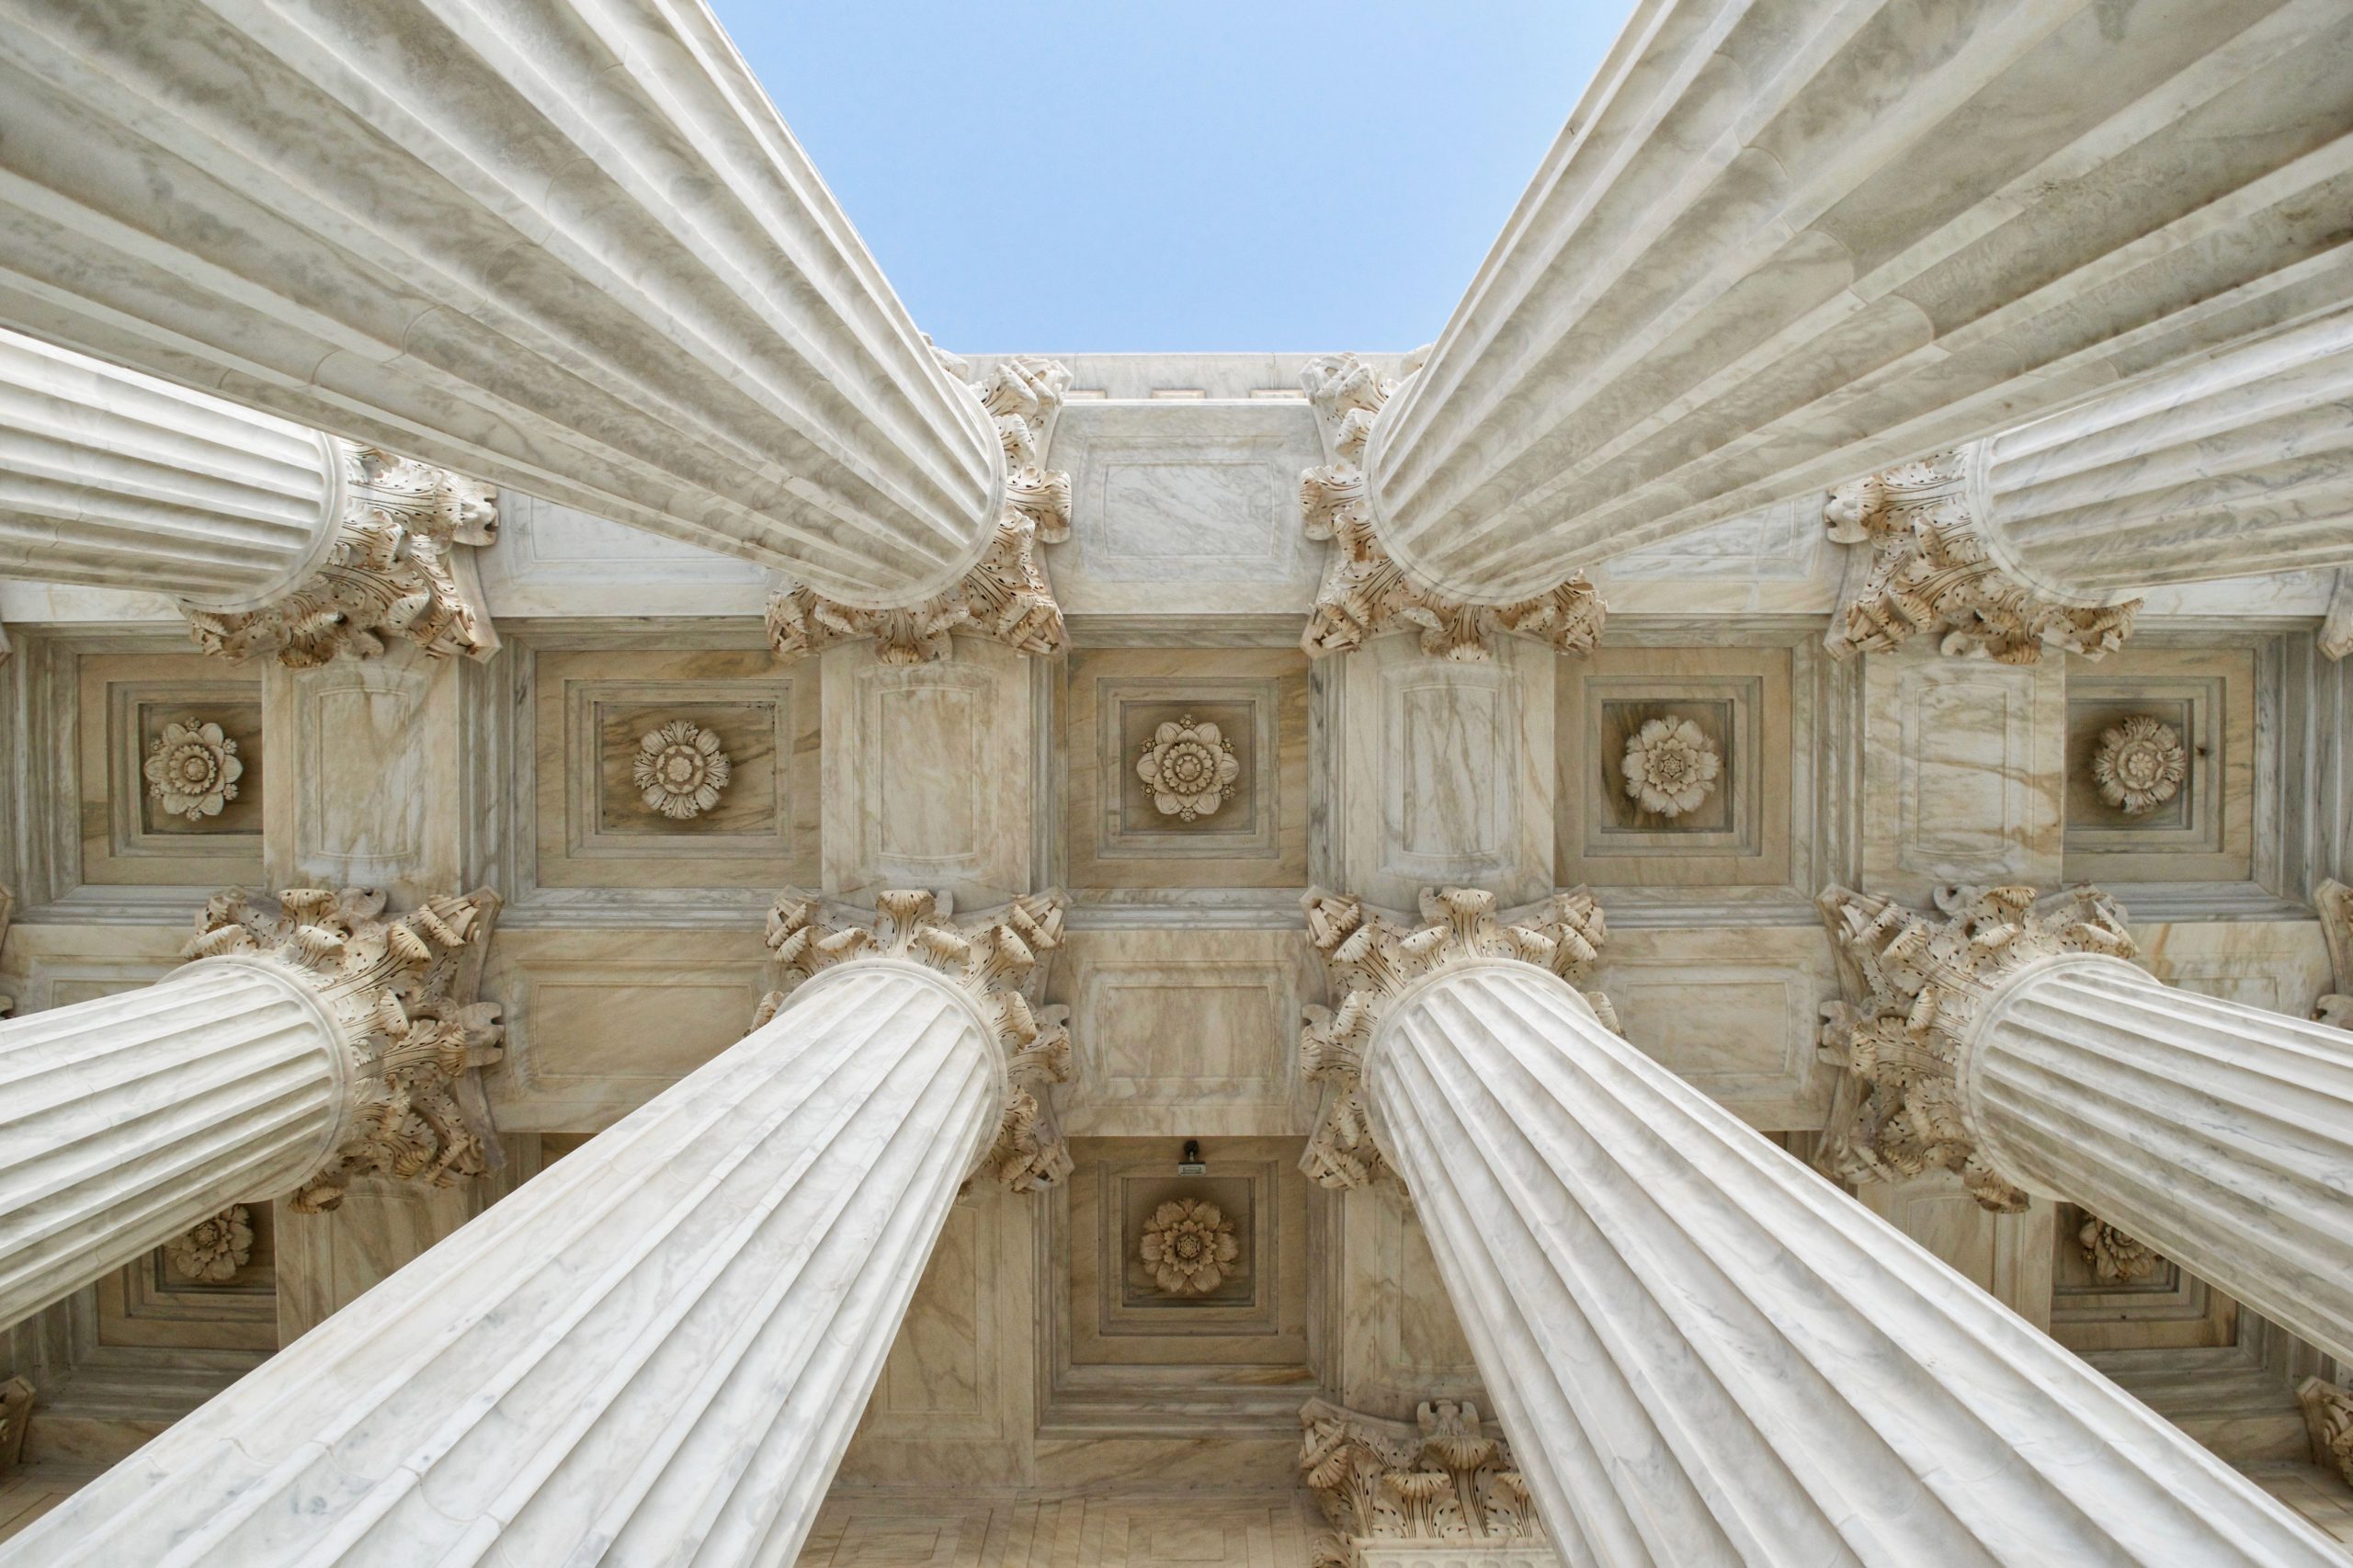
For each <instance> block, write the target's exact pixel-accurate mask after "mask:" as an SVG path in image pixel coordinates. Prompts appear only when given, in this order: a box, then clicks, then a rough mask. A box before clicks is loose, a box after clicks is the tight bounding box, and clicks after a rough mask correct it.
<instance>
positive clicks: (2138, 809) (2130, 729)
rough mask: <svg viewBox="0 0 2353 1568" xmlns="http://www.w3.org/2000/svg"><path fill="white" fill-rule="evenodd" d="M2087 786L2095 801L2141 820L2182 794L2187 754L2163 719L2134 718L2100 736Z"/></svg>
mask: <svg viewBox="0 0 2353 1568" xmlns="http://www.w3.org/2000/svg"><path fill="white" fill-rule="evenodd" d="M2091 769H2092V784H2093V787H2094V788H2096V789H2097V790H2099V798H2100V799H2101V800H2103V801H2107V802H2108V803H2109V805H2111V806H2114V807H2115V808H2116V809H2117V810H2118V811H2120V812H2123V813H2124V814H2125V815H2126V816H2128V817H2137V816H2146V815H2147V814H2148V813H2149V812H2154V811H2155V810H2156V809H2157V808H2158V807H2159V806H2162V805H2164V804H2165V802H2166V801H2170V800H2172V799H2173V798H2174V797H2175V796H2176V795H2177V794H2179V793H2180V792H2181V785H2182V780H2184V779H2185V778H2188V777H2189V754H2188V750H2187V749H2185V748H2184V747H2183V745H2182V744H2181V732H2180V731H2178V730H2177V729H2175V728H2174V727H2173V726H2172V725H2171V724H2168V723H2166V722H2165V721H2164V720H2162V719H2158V718H2155V717H2154V716H2153V715H2151V714H2147V713H2135V714H2133V715H2131V717H2130V718H2128V719H2126V720H2124V722H2121V723H2119V724H2115V725H2112V726H2110V727H2109V728H2108V729H2106V730H2103V731H2101V732H2100V737H2099V746H2098V749H2097V750H2095V751H2094V752H2093V753H2092V761H2091Z"/></svg>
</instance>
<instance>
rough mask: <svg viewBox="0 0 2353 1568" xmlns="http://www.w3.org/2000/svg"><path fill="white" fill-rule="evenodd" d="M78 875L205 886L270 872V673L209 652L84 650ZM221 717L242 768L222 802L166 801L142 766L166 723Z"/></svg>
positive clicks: (79, 673)
mask: <svg viewBox="0 0 2353 1568" xmlns="http://www.w3.org/2000/svg"><path fill="white" fill-rule="evenodd" d="M74 673H75V686H76V690H77V700H76V703H75V708H76V713H75V720H74V732H75V734H76V737H77V740H78V746H77V748H76V749H77V756H76V757H75V759H74V761H75V771H74V776H75V778H77V779H78V780H79V786H80V787H79V790H77V794H78V806H79V815H80V820H81V839H82V857H81V858H82V867H81V880H82V881H85V882H89V883H96V884H101V885H115V886H120V885H124V884H156V883H168V884H174V885H179V886H191V887H201V888H205V889H207V890H208V891H209V890H210V889H211V888H214V887H220V886H224V885H227V884H230V883H235V882H244V881H257V880H259V878H260V876H261V874H262V799H263V792H262V786H263V777H262V775H263V758H264V755H265V753H264V749H263V743H262V700H261V686H262V683H261V679H260V676H259V675H258V674H257V673H255V672H250V671H245V670H240V669H238V668H236V667H235V666H233V665H228V664H226V663H224V662H223V661H222V660H220V659H215V658H209V657H207V656H206V655H204V654H202V653H84V654H82V655H81V656H80V657H79V658H78V659H76V660H75V670H74ZM188 717H194V718H196V719H199V720H200V721H203V722H208V723H217V724H219V725H220V726H221V727H222V731H223V733H225V735H226V736H227V738H228V739H229V741H230V742H231V743H232V744H234V745H235V747H236V748H237V749H236V752H235V757H236V760H237V762H238V763H239V765H240V766H241V767H242V769H243V772H242V773H241V774H240V776H239V777H238V778H236V779H235V780H234V782H233V788H234V790H235V795H234V796H233V798H232V799H229V800H226V801H223V802H222V808H221V810H220V812H218V813H217V814H206V815H202V816H199V818H198V819H196V820H194V821H191V820H189V819H188V818H187V817H185V816H182V815H177V814H174V813H169V812H165V811H164V810H163V808H162V805H161V803H160V802H159V801H157V799H156V798H155V796H154V793H153V790H152V789H151V787H150V782H149V780H148V779H147V778H146V777H145V775H144V772H143V769H144V767H145V764H146V761H147V756H148V752H149V749H150V748H151V747H152V746H153V745H154V744H156V742H157V741H159V740H160V739H161V738H162V734H163V731H164V726H165V725H166V724H168V723H171V722H176V721H178V720H181V719H185V718H188Z"/></svg>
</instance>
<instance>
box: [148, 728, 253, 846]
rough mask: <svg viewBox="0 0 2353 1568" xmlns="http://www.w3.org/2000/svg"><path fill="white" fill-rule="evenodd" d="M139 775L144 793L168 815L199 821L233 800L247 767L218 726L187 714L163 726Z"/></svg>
mask: <svg viewBox="0 0 2353 1568" xmlns="http://www.w3.org/2000/svg"><path fill="white" fill-rule="evenodd" d="M140 772H141V773H142V774H144V775H145V776H146V778H147V793H148V794H150V795H152V796H153V797H154V799H155V800H156V801H157V802H158V803H160V804H161V805H162V806H163V808H164V812H165V814H166V815H168V816H176V817H186V818H187V819H188V821H190V822H192V823H197V822H202V821H203V820H204V819H205V818H206V817H217V816H219V815H220V814H221V811H222V807H224V806H226V805H227V804H228V803H229V802H230V801H233V800H235V799H236V798H237V780H238V779H240V778H244V774H245V765H244V763H243V762H241V761H239V760H238V758H237V743H236V742H234V741H233V740H231V739H230V738H229V736H228V734H227V733H225V732H224V731H223V730H222V728H221V726H220V725H218V724H215V723H212V722H210V721H209V720H204V719H199V718H198V717H197V716H196V715H195V714H193V713H191V714H189V715H188V717H187V718H185V719H175V720H173V721H172V722H169V723H167V724H165V726H164V733H163V734H162V735H160V736H158V737H157V738H156V741H155V744H153V745H152V746H150V747H148V748H147V760H146V762H145V763H144V764H143V765H142V767H140Z"/></svg>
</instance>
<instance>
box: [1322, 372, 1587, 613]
mask: <svg viewBox="0 0 2353 1568" xmlns="http://www.w3.org/2000/svg"><path fill="white" fill-rule="evenodd" d="M1419 369H1420V357H1419V356H1418V355H1415V356H1409V357H1408V358H1407V362H1406V379H1407V380H1410V379H1411V378H1412V376H1413V375H1414V373H1415V372H1416V371H1418V370H1419ZM1301 383H1302V385H1303V386H1304V387H1305V388H1306V389H1307V400H1308V403H1310V405H1311V406H1313V409H1314V410H1315V419H1316V425H1317V427H1318V428H1319V429H1320V430H1321V431H1322V433H1323V437H1324V459H1325V460H1324V465H1323V466H1322V467H1319V468H1311V469H1308V470H1306V471H1305V472H1302V474H1301V475H1300V508H1301V511H1302V513H1303V515H1304V517H1305V518H1306V525H1307V537H1308V538H1310V539H1313V540H1331V541H1332V553H1331V556H1330V559H1329V561H1328V562H1326V564H1325V566H1324V585H1323V587H1322V589H1321V590H1320V591H1319V592H1318V593H1317V594H1316V596H1315V608H1314V609H1313V611H1311V612H1310V614H1309V616H1308V620H1307V631H1306V634H1305V635H1304V636H1302V638H1301V639H1300V644H1299V645H1300V646H1301V647H1302V648H1303V649H1305V650H1306V651H1307V655H1308V657H1310V658H1312V659H1320V658H1324V657H1325V656H1326V655H1328V654H1332V653H1348V652H1351V651H1353V650H1354V649H1356V648H1358V647H1359V646H1361V645H1362V644H1363V642H1364V641H1365V639H1366V638H1368V637H1370V636H1372V635H1374V634H1375V633H1377V632H1381V631H1388V630H1389V629H1390V628H1391V627H1392V626H1397V625H1405V626H1415V627H1418V628H1420V629H1421V633H1422V651H1423V652H1424V653H1427V654H1429V655H1431V656H1432V657H1434V658H1446V659H1485V658H1491V657H1493V656H1494V652H1495V637H1496V636H1497V635H1498V634H1499V633H1502V632H1506V631H1511V632H1518V633H1519V634H1520V635H1522V636H1527V637H1534V638H1537V639H1539V640H1540V641H1542V642H1547V643H1550V644H1551V645H1552V647H1553V648H1554V649H1555V650H1556V651H1558V652H1560V653H1589V652H1591V651H1592V649H1593V645H1594V642H1596V641H1597V639H1598V638H1599V637H1600V635H1601V626H1602V621H1603V619H1605V618H1606V617H1607V615H1608V609H1607V607H1605V606H1604V605H1603V604H1602V602H1601V597H1600V596H1599V595H1598V594H1597V593H1595V592H1594V589H1593V585H1592V584H1591V583H1589V582H1587V581H1586V576H1585V574H1584V573H1582V572H1580V573H1577V574H1574V575H1572V576H1570V577H1568V578H1566V579H1564V580H1563V581H1562V582H1561V583H1560V584H1559V585H1556V586H1554V587H1552V588H1551V589H1549V590H1547V591H1546V592H1544V593H1541V594H1539V595H1537V596H1536V597H1534V598H1530V599H1522V600H1520V601H1519V602H1518V603H1516V604H1508V605H1472V604H1457V603H1454V602H1452V601H1449V600H1447V599H1443V598H1441V597H1438V596H1437V595H1435V594H1431V593H1429V592H1427V591H1426V590H1424V589H1423V588H1422V587H1420V586H1419V585H1417V584H1415V582H1414V581H1413V580H1412V579H1411V578H1409V577H1408V576H1406V574H1405V569H1404V567H1402V566H1400V565H1399V564H1398V563H1397V562H1396V561H1395V559H1394V558H1392V556H1391V555H1390V553H1389V551H1388V550H1387V549H1386V548H1385V547H1384V546H1383V545H1382V544H1381V540H1380V537H1379V536H1378V535H1376V534H1375V533H1374V532H1373V527H1372V507H1371V505H1370V501H1369V500H1368V498H1367V495H1366V491H1365V476H1364V471H1363V469H1362V468H1361V467H1360V466H1359V465H1361V464H1362V463H1363V461H1364V448H1365V437H1367V436H1369V435H1370V434H1371V431H1372V421H1373V416H1374V415H1377V414H1379V413H1380V412H1381V405H1382V404H1383V403H1387V402H1388V401H1389V399H1390V398H1392V397H1393V396H1394V395H1396V392H1397V389H1398V388H1399V387H1401V386H1403V385H1404V381H1392V380H1391V379H1390V378H1388V377H1386V376H1383V375H1381V374H1380V373H1379V372H1378V371H1376V370H1374V369H1372V368H1371V367H1370V366H1369V365H1367V364H1365V362H1364V361H1363V360H1361V359H1359V358H1357V357H1356V356H1355V355H1353V354H1334V355H1325V356H1323V357H1321V358H1315V359H1312V360H1310V361H1308V365H1307V369H1306V370H1305V371H1304V372H1303V373H1302V376H1301Z"/></svg>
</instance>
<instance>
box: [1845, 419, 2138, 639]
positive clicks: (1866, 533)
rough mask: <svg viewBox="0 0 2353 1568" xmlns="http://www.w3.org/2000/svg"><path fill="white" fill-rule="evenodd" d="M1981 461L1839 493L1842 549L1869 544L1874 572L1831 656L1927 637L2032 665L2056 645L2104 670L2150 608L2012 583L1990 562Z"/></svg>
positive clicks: (1849, 594)
mask: <svg viewBox="0 0 2353 1568" xmlns="http://www.w3.org/2000/svg"><path fill="white" fill-rule="evenodd" d="M1974 457H1975V454H1974V450H1973V449H1971V448H1962V449H1959V450H1956V451H1949V452H1940V453H1938V455H1936V456H1935V457H1932V458H1926V459H1923V460H1920V461H1918V462H1911V463H1904V464H1903V465H1902V466H1901V467H1897V468H1892V469H1889V470H1887V471H1886V472H1881V473H1875V474H1872V475H1870V477H1869V478H1866V479H1859V480H1857V481H1855V482H1854V483H1851V484H1842V485H1840V486H1839V487H1838V488H1837V489H1836V490H1834V491H1832V492H1831V493H1830V501H1829V504H1828V505H1827V506H1825V507H1824V509H1823V517H1824V521H1825V522H1827V523H1828V524H1829V526H1830V537H1831V538H1832V539H1833V540H1836V541H1837V542H1838V543H1840V544H1868V545H1870V548H1871V562H1870V571H1869V572H1868V573H1866V574H1863V577H1862V581H1861V582H1860V583H1857V582H1856V581H1855V575H1856V574H1855V573H1854V571H1853V570H1852V568H1849V570H1848V574H1847V585H1846V588H1845V589H1844V591H1843V592H1842V593H1841V594H1840V596H1839V600H1838V608H1836V610H1835V611H1833V612H1832V614H1831V617H1830V631H1829V634H1828V635H1827V636H1826V637H1824V640H1823V642H1824V646H1825V647H1827V648H1828V649H1829V650H1830V653H1831V654H1832V656H1833V657H1836V658H1841V659H1843V658H1847V657H1849V656H1851V655H1853V654H1855V653H1884V652H1886V651H1887V650H1889V649H1891V648H1894V647H1896V646H1898V645H1899V644H1901V643H1904V642H1908V641H1910V640H1911V639H1912V638H1913V637H1915V636H1916V635H1918V634H1919V633H1921V632H1923V631H1942V632H1943V633H1944V642H1942V644H1941V648H1942V650H1943V652H1945V653H1949V654H1953V655H1957V656H1965V657H1973V658H1988V659H1993V660H1995V661H1996V662H1998V663H2001V664H2006V665H2031V664H2033V663H2035V662H2036V661H2038V660H2039V659H2040V658H2041V656H2042V646H2043V644H2044V643H2046V642H2048V643H2050V644H2052V646H2054V647H2058V648H2061V649H2063V650H2065V651H2066V652H2068V653H2081V654H2083V655H2084V656H2085V657H2086V658H2091V659H2097V658H2098V657H2099V656H2100V655H2101V654H2103V653H2108V652H2109V650H2111V649H2114V648H2118V647H2120V646H2122V645H2123V642H2124V639H2125V638H2126V637H2128V636H2130V635H2131V631H2132V618H2133V616H2134V614H2135V613H2137V612H2138V611H2139V609H2140V608H2141V601H2140V600H2138V599H2133V600H2131V602H2129V603H2126V604H2120V605H2109V606H2105V607H2101V608H2083V607H2080V606H2073V605H2062V604H2054V603H2052V602H2051V601H2050V600H2049V599H2048V598H2046V597H2043V596H2042V595H2040V594H2038V593H2037V592H2036V591H2035V590H2034V589H2032V588H2029V587H2028V586H2027V585H2025V584H2023V583H2020V582H2018V580H2017V579H2016V578H2014V577H2012V576H2010V575H2009V574H2007V573H2006V572H2005V571H2004V570H2003V569H2002V567H2001V565H2000V564H1999V562H1997V561H1996V560H1995V557H1994V555H1993V554H1992V552H1991V551H1989V550H1988V548H1987V545H1986V541H1985V536H1984V531H1983V528H1982V519H1981V518H1979V517H1977V516H1975V509H1976V504H1975V503H1974V502H1973V501H1972V496H1971V487H1970V468H1971V464H1972V461H1973V460H1974Z"/></svg>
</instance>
